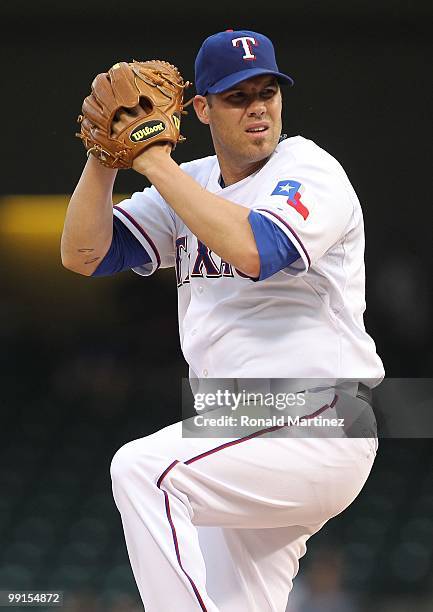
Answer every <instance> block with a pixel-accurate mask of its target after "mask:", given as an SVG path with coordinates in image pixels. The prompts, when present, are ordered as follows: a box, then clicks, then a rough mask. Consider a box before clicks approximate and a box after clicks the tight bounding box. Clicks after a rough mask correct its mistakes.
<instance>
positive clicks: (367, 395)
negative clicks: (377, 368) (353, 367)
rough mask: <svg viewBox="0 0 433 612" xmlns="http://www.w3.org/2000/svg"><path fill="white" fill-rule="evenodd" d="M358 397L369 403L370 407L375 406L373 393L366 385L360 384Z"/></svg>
mask: <svg viewBox="0 0 433 612" xmlns="http://www.w3.org/2000/svg"><path fill="white" fill-rule="evenodd" d="M356 397H359V399H362V400H364V402H367V404H369V405H370V406H372V405H373V392H372V390H371V389H370V387H367V385H364V383H361V382H360V383H358V391H357V393H356Z"/></svg>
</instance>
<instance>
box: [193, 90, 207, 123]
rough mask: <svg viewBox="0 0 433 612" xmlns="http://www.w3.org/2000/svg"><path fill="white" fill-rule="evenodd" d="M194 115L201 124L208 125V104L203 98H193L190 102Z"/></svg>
mask: <svg viewBox="0 0 433 612" xmlns="http://www.w3.org/2000/svg"><path fill="white" fill-rule="evenodd" d="M192 103H193V106H194V110H195V114H196V115H197V117H198V118H199V120H200V121H201V122H202V123H205V124H206V125H208V124H209V104H208V101H207V99H206V97H205V96H194V99H193V101H192Z"/></svg>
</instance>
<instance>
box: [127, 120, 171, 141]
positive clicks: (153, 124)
mask: <svg viewBox="0 0 433 612" xmlns="http://www.w3.org/2000/svg"><path fill="white" fill-rule="evenodd" d="M164 130H165V123H163V122H162V121H147V122H146V123H142V124H141V125H138V126H137V127H136V128H135V130H133V131H132V132H131V134H130V136H129V137H130V139H131V140H132V142H142V141H143V140H147V139H148V138H152V136H155V134H160V133H161V132H163V131H164Z"/></svg>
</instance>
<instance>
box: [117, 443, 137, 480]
mask: <svg viewBox="0 0 433 612" xmlns="http://www.w3.org/2000/svg"><path fill="white" fill-rule="evenodd" d="M138 442H139V441H138V440H134V441H132V442H128V443H127V444H125V445H124V446H121V447H120V448H119V450H118V451H117V452H116V453H115V455H114V457H113V459H112V461H111V466H110V474H111V479H112V481H113V482H116V483H121V482H124V481H125V480H126V479H128V478H129V477H130V475H131V474H132V473H133V471H134V470H135V469H137V466H138V463H139V457H140V451H139V444H138Z"/></svg>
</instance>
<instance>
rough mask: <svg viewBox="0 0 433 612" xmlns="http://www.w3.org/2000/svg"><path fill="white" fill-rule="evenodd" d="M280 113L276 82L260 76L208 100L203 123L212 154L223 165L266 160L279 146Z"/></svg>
mask: <svg viewBox="0 0 433 612" xmlns="http://www.w3.org/2000/svg"><path fill="white" fill-rule="evenodd" d="M281 109H282V101H281V92H280V88H279V85H278V82H277V80H276V78H275V77H273V76H269V75H261V76H258V77H253V78H251V79H248V80H246V81H242V82H241V83H239V84H238V85H236V86H235V87H233V88H232V89H229V90H227V91H225V92H223V93H221V94H215V95H212V96H208V98H207V99H206V104H205V106H204V107H203V111H204V117H205V121H204V123H209V127H210V129H211V133H212V139H213V142H214V146H215V150H216V152H217V154H218V155H219V156H223V158H224V159H225V160H226V162H229V160H232V161H233V162H234V163H237V164H247V165H248V164H255V163H257V162H260V161H262V160H264V159H266V158H268V157H269V156H270V155H271V154H272V152H273V151H274V149H275V147H276V146H277V144H278V139H279V137H280V134H281ZM202 120H203V119H202Z"/></svg>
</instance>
